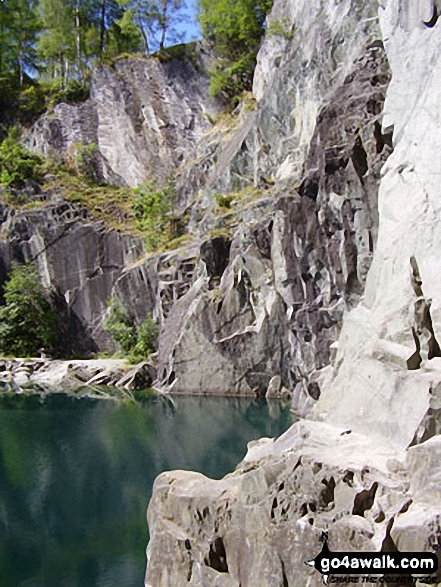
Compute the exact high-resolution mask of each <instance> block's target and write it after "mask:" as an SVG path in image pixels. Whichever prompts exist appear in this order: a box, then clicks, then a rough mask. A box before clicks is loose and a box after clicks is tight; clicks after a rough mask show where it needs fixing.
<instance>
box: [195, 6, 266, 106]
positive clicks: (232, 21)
mask: <svg viewBox="0 0 441 587" xmlns="http://www.w3.org/2000/svg"><path fill="white" fill-rule="evenodd" d="M272 4H273V0H257V1H256V0H199V22H200V24H201V28H202V32H203V35H204V37H205V39H207V40H208V41H210V42H211V43H212V45H213V48H214V51H215V53H216V54H217V56H218V59H217V61H216V62H215V64H214V67H213V70H212V72H211V78H212V84H211V90H212V93H213V94H215V95H221V96H223V97H225V98H227V99H228V100H233V99H235V98H237V97H238V96H239V95H240V94H241V93H242V92H243V91H244V90H250V89H251V85H252V79H253V72H254V67H255V62H256V55H257V51H258V50H259V45H260V40H261V38H262V35H263V33H264V31H265V21H266V15H267V14H268V12H269V11H270V10H271V7H272Z"/></svg>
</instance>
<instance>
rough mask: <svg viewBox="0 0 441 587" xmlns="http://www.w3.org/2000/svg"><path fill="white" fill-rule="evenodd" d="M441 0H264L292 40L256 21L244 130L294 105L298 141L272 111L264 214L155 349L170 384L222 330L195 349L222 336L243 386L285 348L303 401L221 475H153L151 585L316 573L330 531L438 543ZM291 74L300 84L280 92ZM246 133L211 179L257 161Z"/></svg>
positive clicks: (259, 581) (304, 580)
mask: <svg viewBox="0 0 441 587" xmlns="http://www.w3.org/2000/svg"><path fill="white" fill-rule="evenodd" d="M438 10H439V6H437V3H436V2H435V1H434V0H427V1H418V2H413V1H411V0H380V2H376V1H365V2H361V1H360V2H359V1H357V0H343V1H342V2H334V0H322V1H320V0H317V1H315V2H306V1H294V0H292V1H289V0H286V1H284V0H276V2H275V5H274V10H273V14H272V16H271V18H270V22H271V19H275V18H279V19H280V18H281V16H282V15H283V17H286V18H288V25H289V26H291V23H293V22H294V21H295V24H296V35H298V38H297V41H295V40H292V39H288V38H286V39H283V40H281V42H280V43H278V42H276V41H277V40H276V39H274V38H267V39H266V41H265V43H264V45H263V47H262V49H261V53H260V55H259V66H258V70H257V72H256V79H255V93H256V96H257V97H258V98H259V104H258V107H257V110H256V112H255V113H253V116H254V120H253V124H252V125H250V128H251V130H250V132H251V133H257V129H259V120H260V121H262V120H263V119H264V118H265V116H264V114H263V113H264V111H265V109H266V108H268V105H269V104H273V105H274V104H279V105H282V104H283V106H280V108H281V110H289V111H290V115H291V114H292V110H294V111H295V104H301V107H299V110H298V111H295V113H296V114H297V118H295V117H294V118H295V120H296V126H295V128H296V129H297V131H296V132H297V133H299V134H298V135H296V136H297V138H298V140H299V142H300V145H302V146H301V147H299V144H298V143H296V141H295V140H294V138H295V137H294V136H293V135H292V136H290V137H289V145H290V146H288V145H284V140H283V138H284V137H286V135H287V132H288V131H287V128H289V126H288V124H289V123H288V121H289V120H293V118H292V116H289V117H288V118H283V117H280V118H278V117H276V116H274V120H272V124H273V125H274V128H276V127H277V128H278V129H279V130H278V131H274V133H271V136H272V137H273V139H272V140H273V142H274V145H275V146H274V148H273V149H271V150H270V152H271V151H272V153H273V154H274V153H275V151H277V150H278V153H280V155H281V158H282V157H283V154H284V153H282V151H283V149H284V148H286V149H287V150H286V156H288V157H289V153H292V157H291V158H290V159H288V162H287V160H286V156H285V158H284V159H283V160H280V167H277V165H274V161H275V160H273V162H272V163H271V167H270V169H271V170H274V173H273V174H272V175H271V178H272V179H275V180H276V183H275V185H274V187H271V188H270V189H268V190H267V191H266V193H265V194H264V195H262V197H261V199H260V201H259V204H256V202H254V210H256V207H257V205H260V210H261V212H260V218H256V221H255V223H254V225H253V224H252V223H251V226H244V225H243V224H242V225H241V226H242V228H240V227H238V229H237V230H236V232H235V233H234V235H233V238H232V240H231V245H230V249H229V263H228V265H227V266H226V268H225V269H224V271H223V274H222V276H219V275H215V274H216V273H220V271H219V270H218V271H217V272H212V275H211V278H212V283H213V278H214V277H217V278H218V280H219V278H220V281H219V289H220V293H218V292H217V291H216V290H215V291H216V294H215V295H214V294H212V297H214V298H215V300H214V301H212V302H211V304H213V305H214V306H215V309H214V311H213V310H212V311H211V312H212V313H211V314H210V311H209V310H208V309H207V308H209V303H208V301H207V302H205V303H204V302H203V298H202V297H201V295H200V294H198V291H197V289H196V287H195V286H192V288H190V290H189V291H188V292H187V293H186V294H185V295H184V296H183V297H182V299H181V300H179V301H178V304H177V305H176V306H175V309H174V310H172V312H173V311H176V315H175V316H173V320H174V321H175V323H178V324H179V325H182V328H183V334H176V333H170V334H169V335H168V337H167V339H164V341H163V344H164V347H163V349H162V355H161V352H160V359H161V358H162V360H164V359H163V357H164V356H167V354H168V356H171V357H172V361H173V364H174V365H175V366H176V368H175V369H174V373H173V375H174V378H173V377H172V381H171V382H170V383H171V384H173V382H174V381H176V383H175V386H176V388H177V389H179V384H180V381H182V380H180V379H179V377H180V375H181V373H182V371H181V370H180V369H179V365H180V362H181V361H182V363H185V361H189V359H191V358H192V356H191V354H190V353H191V351H190V350H189V349H194V348H198V347H199V346H201V341H203V340H204V338H203V337H204V335H205V337H206V338H205V341H206V340H207V338H208V335H207V334H206V333H207V332H213V330H214V331H215V333H216V335H217V336H218V338H217V339H216V338H215V341H216V345H215V346H214V347H213V345H211V346H209V345H208V344H207V343H206V342H205V347H204V351H205V356H207V357H208V358H209V362H210V363H211V364H216V360H217V357H216V355H215V354H214V353H213V351H214V349H216V353H218V354H219V355H220V356H222V358H224V357H225V348H228V349H229V355H227V356H228V358H229V360H228V361H226V362H224V363H222V362H221V360H220V359H219V360H217V366H218V368H219V373H220V372H221V371H220V370H222V372H223V373H225V374H226V375H225V377H226V381H232V380H233V378H232V376H231V375H228V373H231V372H232V371H235V372H237V371H238V370H240V369H242V371H241V372H242V373H244V374H245V377H244V378H242V379H241V381H240V386H241V387H240V390H242V389H244V388H245V385H248V386H249V387H250V388H254V389H255V390H256V389H257V390H259V389H261V388H262V389H263V388H264V386H265V385H266V381H263V376H264V375H266V376H267V377H268V375H269V374H271V373H275V363H278V366H279V371H278V374H280V375H281V377H282V381H283V384H285V385H287V386H288V387H289V388H290V389H291V390H294V406H295V407H296V408H297V409H298V410H299V411H301V412H302V413H303V414H305V413H306V412H308V410H310V409H311V408H312V411H311V412H310V414H309V416H308V418H307V419H306V420H305V419H302V420H300V421H299V422H298V423H296V424H295V425H294V426H293V427H292V428H291V429H290V430H289V431H288V432H286V433H285V434H284V435H283V436H282V437H280V438H279V439H277V440H275V441H273V440H269V439H263V440H261V441H259V442H258V443H254V444H253V445H251V446H249V450H248V454H247V455H246V457H245V459H244V461H243V462H242V463H240V465H239V466H238V467H237V469H236V471H235V472H234V473H232V474H230V475H228V476H227V477H225V478H224V479H223V480H221V481H212V480H209V479H206V478H204V477H203V476H202V475H199V474H196V473H186V472H179V471H178V472H172V473H164V474H163V475H161V476H160V477H159V478H158V479H157V480H156V483H155V487H154V494H153V498H152V501H151V503H150V506H149V512H148V520H149V526H150V530H151V541H150V544H149V547H148V568H147V575H146V583H145V584H146V587H166V586H167V587H172V586H173V587H180V586H181V585H182V586H183V585H192V586H201V587H202V586H203V585H217V586H222V587H255V586H256V585H259V587H270V586H271V587H276V586H277V587H279V586H280V585H283V586H284V587H285V586H289V587H292V586H304V585H317V586H318V585H321V584H322V578H321V576H320V575H319V573H318V572H317V571H315V570H314V569H313V568H310V567H308V566H306V565H305V562H306V561H308V560H310V559H311V558H314V556H316V555H317V554H318V552H319V551H320V550H321V542H320V538H321V535H322V532H324V531H327V532H328V533H329V547H330V549H331V550H335V551H346V550H355V551H363V550H365V551H382V552H390V551H392V550H397V549H398V550H403V551H438V553H439V548H440V535H441V510H440V506H439V503H440V501H439V476H440V469H439V447H440V435H439V431H440V427H439V414H440V407H441V406H440V391H439V390H440V389H441V387H440V382H441V370H440V364H439V361H440V355H441V352H440V347H439V344H438V341H437V333H438V331H439V329H440V323H439V322H440V301H441V300H440V294H439V291H440V287H439V275H440V274H441V272H440V270H441V267H440V266H439V265H440V261H439V255H438V253H437V251H438V249H439V246H440V244H441V243H440V238H441V237H440V235H439V231H438V228H437V227H438V222H437V219H438V215H439V210H440V197H439V190H438V187H437V176H438V173H439V171H440V169H439V168H440V162H439V161H440V160H439V141H440V131H439V128H440V125H439V108H438V107H437V104H438V103H439V100H440V95H439V94H440V86H439V83H438V77H439V75H438V69H439V67H441V61H440V58H439V55H440V42H441V41H440V36H439V34H438V33H439V26H440V25H439V22H437V15H438ZM284 22H286V21H284ZM315 49H317V54H316V53H315ZM291 50H293V53H292V54H291V53H290V51H291ZM303 51H304V52H305V53H302V52H303ZM384 51H385V53H384ZM285 58H286V62H284V59H285ZM296 60H297V61H296ZM284 63H285V65H284ZM276 64H277V65H276ZM301 65H303V67H299V66H301ZM274 66H276V67H274ZM294 66H295V67H296V69H295V70H291V69H290V68H291V67H294ZM284 67H286V68H287V69H286V70H285V69H284ZM316 68H317V69H316ZM389 68H390V69H389ZM321 72H323V73H321ZM390 73H391V83H390V84H389V86H388V87H387V85H388V82H389V80H390ZM322 78H325V80H323V79H322ZM320 80H321V83H322V84H323V85H322V86H320V85H319V84H320ZM283 83H285V84H289V83H292V91H291V92H288V91H285V92H283V93H280V94H279V93H278V91H279V89H280V88H281V87H285V89H286V85H285V86H283ZM318 87H320V88H321V89H320V92H317V94H316V93H315V91H316V89H317V88H318ZM276 90H277V91H276ZM351 90H352V91H351ZM321 92H323V93H321ZM299 96H300V97H299ZM384 98H385V100H384ZM310 99H311V101H310ZM315 100H317V101H318V103H317V102H315ZM358 100H360V102H362V103H358ZM311 102H312V105H311ZM290 104H291V105H292V104H294V108H293V109H291V107H290ZM357 104H358V107H357ZM308 105H309V106H310V107H309V108H308ZM270 119H271V115H270ZM279 125H280V126H279ZM302 133H304V134H303V135H302ZM392 133H393V134H392ZM247 136H248V135H247ZM253 136H254V139H255V136H256V135H255V134H254V135H253ZM300 137H304V140H305V144H302V142H301V140H300ZM255 140H256V139H255ZM254 144H255V145H256V143H254ZM257 144H259V143H258V142H257ZM245 145H246V148H243V149H242V152H241V153H239V152H238V153H237V154H236V155H233V156H232V157H231V158H230V159H229V162H228V164H227V167H225V168H224V171H223V173H222V177H220V178H219V176H218V179H217V180H216V181H217V182H227V185H228V182H229V181H231V178H232V177H236V178H237V177H239V176H240V177H243V173H242V174H239V173H238V169H242V170H243V169H247V170H250V169H259V172H258V173H260V169H261V168H260V167H259V163H258V162H259V157H258V156H257V154H256V152H254V156H253V157H251V156H250V155H248V154H247V153H249V152H250V147H249V144H247V143H246V141H245ZM283 145H284V146H283ZM270 157H271V155H270ZM220 159H221V158H219V160H220ZM244 161H245V162H248V163H247V165H243V162H244ZM251 161H252V163H251ZM239 163H240V164H239ZM253 165H256V167H253ZM381 167H382V169H381ZM225 169H228V171H225ZM285 170H287V171H286V173H287V176H285ZM213 173H214V172H213ZM264 178H266V179H268V177H266V176H265V175H264ZM254 179H255V178H254ZM291 180H292V181H291ZM216 181H215V185H220V184H219V183H216ZM378 187H379V190H378ZM377 190H378V191H377ZM377 195H378V200H377ZM268 199H269V200H270V201H271V202H270V203H269V204H268ZM202 204H205V205H206V208H207V210H209V202H208V197H207V198H206V200H205V202H204V200H203V199H202ZM271 208H272V210H271ZM206 214H207V215H209V211H208V212H206ZM242 214H243V216H242V218H246V214H247V211H246V210H245V206H244V208H243V209H242ZM266 214H268V220H269V219H270V218H271V220H270V221H269V222H268V224H266ZM265 228H266V231H265ZM264 237H265V238H264ZM322 239H323V240H322ZM265 243H266V244H265ZM211 258H212V257H209V259H211ZM205 266H206V269H207V271H208V268H209V267H211V266H213V263H212V262H211V261H210V260H208V261H207V262H206V263H205ZM199 279H200V281H199V282H197V287H198V288H200V291H202V290H203V281H202V277H200V278H199ZM239 284H242V285H241V286H240V285H239ZM214 287H216V286H214ZM208 288H209V289H210V281H208ZM241 289H242V293H241ZM244 291H245V292H249V293H248V295H247V294H246V293H243V292H244ZM206 295H208V294H206ZM259 297H260V299H261V300H262V301H261V302H260V303H259ZM201 300H202V301H201ZM225 303H227V307H226V308H225ZM219 305H220V308H219ZM230 308H231V309H230ZM178 309H179V311H178ZM232 309H235V311H234V313H233V314H231V313H230V314H228V313H227V312H228V311H229V312H231V311H232ZM223 312H224V313H225V314H224V316H225V318H224V321H223V322H222V321H221V320H222V315H223V314H222V313H223ZM343 312H344V318H343V327H342V330H341V332H340V333H339V324H340V320H339V319H340V317H341V313H343ZM339 313H340V314H339ZM232 315H233V316H234V321H233V323H235V324H237V323H238V321H239V320H240V321H241V322H240V323H241V330H240V331H237V330H236V332H232V321H231V316H232ZM190 316H193V317H195V318H197V322H196V323H197V324H199V326H198V327H197V329H196V328H195V320H194V318H190ZM325 316H326V318H325ZM169 319H170V320H171V319H172V314H170V315H169ZM320 319H321V320H320ZM215 320H218V321H215ZM179 321H180V322H179ZM166 323H167V322H166ZM169 323H170V324H171V322H169ZM275 325H277V332H276V333H275ZM180 336H181V337H183V344H182V346H180V344H179V337H180ZM239 337H240V338H239ZM337 338H338V342H333V343H332V344H330V342H331V341H333V340H334V341H336V340H337ZM173 340H175V341H176V342H173ZM239 340H241V342H240V343H239V342H238V341H239ZM248 341H249V346H247V342H248ZM263 341H265V343H269V344H270V345H271V348H270V350H268V349H267V347H266V346H265V343H264V342H263ZM229 345H231V346H229ZM171 349H173V350H171ZM217 349H218V350H217ZM233 349H234V350H233ZM265 349H266V352H267V355H266V356H265ZM185 353H187V354H185ZM259 353H260V354H259ZM258 360H260V362H258ZM273 360H274V363H272V361H273ZM248 361H249V362H250V363H251V369H250V368H249V366H248V363H247V362H248ZM328 361H330V365H328V366H326V364H327V362H328ZM201 363H203V361H202V353H201V355H200V358H199V362H198V365H200V364H201ZM231 363H233V365H234V367H232V366H231ZM170 364H171V360H168V362H165V363H164V365H165V366H166V368H167V366H168V365H170ZM195 364H196V363H195ZM228 364H229V365H230V366H229V367H228ZM257 365H258V367H257ZM204 366H205V365H204ZM287 366H288V370H289V373H286V372H285V371H284V369H286V368H287ZM247 369H248V370H247ZM273 369H274V370H273ZM258 373H260V374H261V375H260V377H261V379H259V378H257V377H256V374H258ZM160 374H161V372H160ZM251 374H252V375H253V378H252V377H251ZM212 375H213V373H212V372H211V371H210V377H212ZM205 376H206V377H208V372H206V373H205ZM196 380H197V378H196ZM184 381H187V380H186V379H185V377H184ZM188 381H189V382H190V379H189V378H188ZM213 381H214V383H213V384H211V383H209V385H213V386H215V385H217V382H216V378H215V377H213ZM294 385H295V387H294ZM259 386H262V387H261V388H260V387H259ZM313 399H318V401H317V402H316V403H315V405H314V406H312V405H311V404H312V400H313ZM438 557H439V554H438ZM393 579H394V582H395V583H396V584H399V585H401V584H405V581H404V579H403V578H402V577H401V578H400V576H397V577H394V578H393ZM440 580H441V576H440V575H439V573H438V574H437V575H436V577H435V582H436V583H437V584H439V583H440Z"/></svg>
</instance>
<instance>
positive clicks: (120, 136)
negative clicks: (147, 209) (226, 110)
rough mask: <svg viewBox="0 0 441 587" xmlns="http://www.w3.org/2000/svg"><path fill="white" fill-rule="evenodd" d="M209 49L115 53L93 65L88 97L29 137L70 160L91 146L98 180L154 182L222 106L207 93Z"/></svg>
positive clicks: (35, 146)
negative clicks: (154, 53)
mask: <svg viewBox="0 0 441 587" xmlns="http://www.w3.org/2000/svg"><path fill="white" fill-rule="evenodd" d="M210 59H211V57H210V55H209V53H208V52H207V50H206V49H205V48H204V47H203V46H202V45H201V44H195V43H193V44H191V45H189V46H188V47H187V48H186V49H182V55H181V56H179V57H172V55H169V56H167V54H165V55H164V56H163V57H162V58H157V57H152V58H149V59H147V58H144V57H142V56H139V57H133V58H121V59H118V60H116V61H115V62H114V64H113V65H112V66H102V67H99V68H98V69H97V70H95V71H94V73H93V76H92V81H91V90H90V99H89V100H88V101H86V102H85V103H84V104H79V105H70V104H64V103H61V104H58V105H57V106H56V107H55V108H54V110H53V111H52V112H48V113H47V114H45V115H44V116H42V118H41V119H40V120H39V121H37V123H36V124H35V125H34V127H33V129H32V130H31V132H30V134H29V136H28V138H27V141H26V142H27V145H28V147H29V148H30V149H31V150H33V151H34V152H36V153H39V154H43V155H46V156H47V155H51V156H55V157H56V158H58V159H61V160H63V161H66V160H69V159H72V158H73V157H74V155H75V153H76V152H77V151H78V148H79V146H80V145H91V144H95V145H96V153H95V154H94V158H95V164H96V168H97V177H98V179H103V180H105V181H107V182H109V183H113V184H126V185H130V186H132V187H135V186H137V185H138V184H140V183H143V182H145V181H146V180H147V179H149V178H151V177H152V176H154V177H156V178H157V179H158V180H159V181H160V182H162V181H163V180H165V179H166V177H167V176H168V175H169V174H170V173H171V172H172V171H173V170H175V169H176V168H177V167H178V166H180V165H183V164H184V163H185V161H186V159H187V158H188V156H189V155H190V153H191V151H192V149H193V147H194V145H195V143H196V142H197V141H198V140H199V139H200V137H201V136H202V134H203V133H205V132H207V131H208V130H209V129H210V128H211V126H212V123H211V122H210V120H211V119H213V118H215V117H216V115H217V114H218V113H219V112H220V110H221V109H222V107H223V105H222V104H221V103H220V102H218V101H217V100H215V99H213V98H211V97H210V93H209V82H208V78H207V74H206V70H207V68H208V67H209V65H210Z"/></svg>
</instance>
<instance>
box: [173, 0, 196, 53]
mask: <svg viewBox="0 0 441 587" xmlns="http://www.w3.org/2000/svg"><path fill="white" fill-rule="evenodd" d="M196 5H197V0H188V2H187V10H186V11H185V14H186V15H187V17H188V22H186V23H183V24H180V25H178V26H177V27H176V28H177V30H178V32H179V33H181V34H185V37H184V43H188V42H190V41H194V40H195V39H200V38H201V37H202V34H201V29H200V28H199V24H198V23H197V17H196V11H197V9H196Z"/></svg>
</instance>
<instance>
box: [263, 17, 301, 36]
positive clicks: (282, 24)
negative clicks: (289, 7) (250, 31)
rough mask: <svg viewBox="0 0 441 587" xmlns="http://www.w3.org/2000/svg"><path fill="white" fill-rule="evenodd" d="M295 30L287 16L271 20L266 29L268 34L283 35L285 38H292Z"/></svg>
mask: <svg viewBox="0 0 441 587" xmlns="http://www.w3.org/2000/svg"><path fill="white" fill-rule="evenodd" d="M295 32H296V27H295V25H292V26H291V24H290V22H289V19H288V18H282V19H281V20H273V21H272V22H271V23H270V24H269V25H268V27H267V29H266V34H267V35H268V36H278V37H283V38H284V39H287V40H292V39H293V38H294V35H295Z"/></svg>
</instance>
